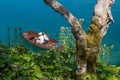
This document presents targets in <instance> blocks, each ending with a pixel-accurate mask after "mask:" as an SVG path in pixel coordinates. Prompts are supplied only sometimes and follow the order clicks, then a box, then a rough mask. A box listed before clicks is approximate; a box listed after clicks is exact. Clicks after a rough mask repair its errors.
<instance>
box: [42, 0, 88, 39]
mask: <svg viewBox="0 0 120 80" xmlns="http://www.w3.org/2000/svg"><path fill="white" fill-rule="evenodd" d="M44 2H45V3H46V4H48V5H49V6H50V7H52V8H53V9H54V10H55V11H56V12H58V13H60V14H61V15H62V16H64V17H65V18H66V19H67V20H68V22H69V23H70V25H71V27H72V31H73V34H74V36H75V38H77V39H78V38H81V39H85V38H86V36H85V32H84V30H83V29H82V27H81V25H80V24H79V21H78V20H77V18H75V17H74V16H73V15H72V14H71V13H70V12H69V11H68V10H67V9H66V8H64V7H63V6H62V5H61V4H60V3H59V2H57V1H56V0H44ZM76 34H77V35H76Z"/></svg>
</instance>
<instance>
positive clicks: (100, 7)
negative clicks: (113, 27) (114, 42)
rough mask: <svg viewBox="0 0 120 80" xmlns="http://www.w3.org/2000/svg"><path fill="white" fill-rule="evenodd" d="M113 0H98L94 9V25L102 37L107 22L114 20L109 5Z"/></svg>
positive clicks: (107, 25) (106, 27) (105, 30)
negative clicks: (99, 30) (95, 20)
mask: <svg viewBox="0 0 120 80" xmlns="http://www.w3.org/2000/svg"><path fill="white" fill-rule="evenodd" d="M113 3H114V0H98V1H97V4H96V6H95V9H94V15H93V18H96V19H97V22H96V25H98V27H99V28H100V29H101V36H102V37H103V36H104V35H105V34H106V32H107V29H108V27H109V24H110V23H111V22H112V23H113V22H114V20H113V17H112V14H111V6H112V4H113Z"/></svg>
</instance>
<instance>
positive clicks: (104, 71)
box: [0, 27, 120, 80]
mask: <svg viewBox="0 0 120 80" xmlns="http://www.w3.org/2000/svg"><path fill="white" fill-rule="evenodd" d="M59 41H60V43H61V44H63V45H64V50H55V49H53V50H46V51H40V52H39V53H37V54H35V53H33V52H30V51H29V49H27V48H25V47H24V46H22V45H16V46H15V47H12V48H9V47H7V46H5V45H3V44H2V43H0V80H44V79H47V78H48V79H49V80H74V79H75V70H76V62H75V39H74V38H73V35H72V33H71V29H70V28H67V27H66V28H65V27H62V28H61V32H60V40H59ZM112 47H113V45H111V46H105V45H104V46H101V49H100V56H99V57H98V60H97V74H96V75H91V74H87V75H86V76H85V77H84V78H83V79H82V80H120V67H116V66H114V65H108V64H107V62H108V59H109V53H110V51H111V50H112Z"/></svg>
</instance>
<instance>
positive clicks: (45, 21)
mask: <svg viewBox="0 0 120 80" xmlns="http://www.w3.org/2000/svg"><path fill="white" fill-rule="evenodd" d="M58 1H60V2H61V3H62V4H63V5H64V6H65V7H66V8H68V9H69V10H70V11H71V12H72V13H73V15H75V16H76V17H77V18H79V19H80V18H84V19H85V24H84V26H83V28H84V29H85V30H87V28H88V26H89V24H90V21H91V17H92V14H93V7H94V4H95V3H96V0H58ZM119 3H120V0H116V1H115V4H114V5H113V7H112V13H113V17H114V20H115V23H114V24H111V25H110V28H109V30H108V33H107V35H106V36H105V37H104V39H103V43H106V44H111V43H113V44H114V45H115V47H114V49H113V51H112V53H111V60H110V63H111V64H117V65H120V63H119V61H120V58H119V57H120V54H119V53H120V35H119V32H120V27H119V26H120V5H119ZM60 26H68V27H69V24H68V22H67V21H66V20H65V19H64V18H63V17H62V16H61V15H59V14H58V13H56V12H54V11H53V10H52V9H51V8H50V7H48V6H47V5H46V4H45V3H44V2H43V0H0V34H1V37H0V40H2V41H3V42H4V43H7V34H8V32H7V28H8V27H10V35H11V36H13V33H14V28H16V27H21V28H22V30H23V31H28V30H34V31H36V32H39V31H43V30H44V31H47V32H48V33H49V34H54V35H56V34H59V29H60ZM53 37H55V36H53Z"/></svg>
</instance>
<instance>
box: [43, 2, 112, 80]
mask: <svg viewBox="0 0 120 80" xmlns="http://www.w3.org/2000/svg"><path fill="white" fill-rule="evenodd" d="M44 2H45V3H46V4H47V5H49V6H50V7H52V8H53V9H54V10H55V11H56V12H58V13H59V14H61V15H62V16H64V17H65V18H66V19H67V20H68V22H69V24H70V25H71V28H72V33H73V35H74V37H75V39H76V48H77V49H76V63H77V69H76V75H77V76H76V80H81V78H82V77H83V76H84V75H85V74H86V73H87V72H88V73H92V74H95V73H96V58H97V55H98V54H99V50H100V44H101V41H102V38H103V36H104V35H105V34H106V31H107V28H108V26H109V24H110V22H111V21H112V22H113V18H112V15H111V10H110V8H111V5H112V3H113V2H114V0H97V4H96V6H95V8H94V14H93V18H92V23H91V25H90V27H89V29H88V34H87V33H85V31H84V30H83V29H82V26H81V25H80V24H79V22H78V19H77V18H75V17H74V16H73V15H72V14H71V12H69V11H68V10H67V9H66V8H64V7H63V6H62V5H61V4H60V3H59V2H57V1H56V0H44Z"/></svg>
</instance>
